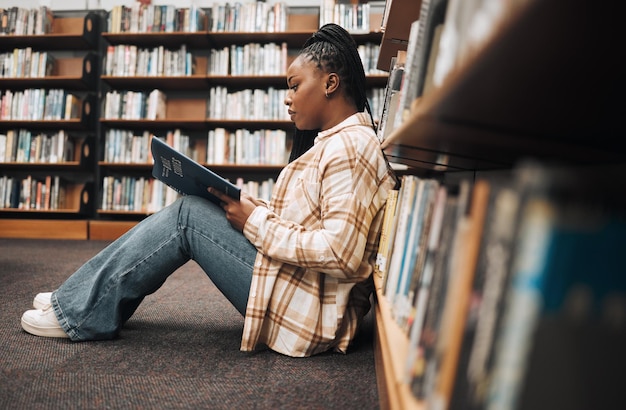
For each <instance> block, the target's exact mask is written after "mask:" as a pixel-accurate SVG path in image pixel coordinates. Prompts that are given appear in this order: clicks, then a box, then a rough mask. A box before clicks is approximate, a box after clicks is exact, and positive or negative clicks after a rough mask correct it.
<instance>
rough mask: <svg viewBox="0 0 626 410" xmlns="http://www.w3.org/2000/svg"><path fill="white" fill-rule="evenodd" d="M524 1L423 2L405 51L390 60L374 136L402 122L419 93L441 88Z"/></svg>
mask: <svg viewBox="0 0 626 410" xmlns="http://www.w3.org/2000/svg"><path fill="white" fill-rule="evenodd" d="M527 2H528V0H519V1H514V2H510V3H507V5H502V4H500V3H499V2H491V1H487V2H482V1H465V0H425V1H422V2H421V4H420V14H419V16H420V17H419V19H418V20H416V21H414V22H413V23H412V24H411V28H410V32H409V38H408V43H407V48H406V51H402V50H401V51H399V52H398V54H397V56H396V57H395V58H394V59H392V62H391V64H390V68H389V77H388V78H389V79H388V81H389V82H388V86H387V90H388V92H387V95H386V98H385V104H384V108H383V110H384V111H383V113H382V115H381V122H380V125H379V128H378V136H379V138H380V139H381V140H382V139H385V138H386V137H387V136H388V135H389V134H390V132H391V131H392V130H394V129H396V128H398V127H399V126H400V125H401V124H402V123H403V122H404V121H406V119H407V118H408V117H409V115H410V113H411V110H412V109H413V107H414V104H415V103H416V102H417V101H418V100H419V99H420V98H421V97H422V96H423V95H424V94H426V93H428V92H429V91H430V90H431V89H434V88H438V87H441V85H442V84H443V83H444V81H445V79H446V78H447V77H448V75H449V74H450V73H451V72H452V71H453V70H454V69H455V68H457V67H459V66H461V65H462V64H463V61H465V60H466V58H467V56H468V55H471V54H472V50H476V49H477V48H478V47H479V45H480V44H482V43H484V42H485V41H486V39H487V38H488V37H489V36H490V35H491V33H492V31H493V30H494V29H495V28H496V27H499V24H498V22H500V21H502V20H503V18H505V17H506V16H507V15H508V13H510V12H511V9H512V8H517V7H520V6H521V5H523V4H525V3H527Z"/></svg>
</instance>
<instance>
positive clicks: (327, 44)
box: [289, 23, 376, 162]
mask: <svg viewBox="0 0 626 410" xmlns="http://www.w3.org/2000/svg"><path fill="white" fill-rule="evenodd" d="M299 55H300V56H302V55H304V56H307V57H309V58H310V59H311V61H313V62H315V63H316V65H317V67H318V68H319V69H320V70H322V71H324V72H326V73H330V72H334V73H337V75H338V76H339V79H340V83H341V85H342V87H343V90H344V93H345V95H346V97H347V98H349V99H351V100H352V101H353V102H354V104H355V105H356V107H357V110H358V111H359V112H361V111H363V110H366V111H367V112H368V113H369V115H370V119H371V120H372V128H374V131H375V130H376V127H375V125H374V117H373V115H372V109H371V107H370V104H369V101H368V100H367V94H366V91H365V90H366V87H365V70H364V69H363V62H362V61H361V56H360V55H359V52H358V48H357V45H356V42H355V41H354V39H353V38H352V36H351V35H350V33H348V32H347V31H346V30H345V29H344V28H343V27H341V26H339V25H337V24H333V23H330V24H325V25H323V26H322V27H320V29H319V30H318V31H317V32H315V33H313V35H312V36H311V37H310V38H309V39H308V40H307V41H306V42H305V43H304V45H303V46H302V49H301V50H300V53H299ZM318 132H319V130H299V129H297V128H296V130H295V133H294V138H293V147H292V149H291V154H290V156H289V162H291V161H293V160H294V159H296V158H298V157H299V156H300V155H302V154H304V153H305V152H306V151H307V150H308V149H309V148H311V147H312V146H313V141H314V139H315V137H316V136H317V133H318Z"/></svg>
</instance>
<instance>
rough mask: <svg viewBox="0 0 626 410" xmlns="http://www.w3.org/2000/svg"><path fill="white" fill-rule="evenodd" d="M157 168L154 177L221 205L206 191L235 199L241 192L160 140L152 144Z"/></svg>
mask: <svg viewBox="0 0 626 410" xmlns="http://www.w3.org/2000/svg"><path fill="white" fill-rule="evenodd" d="M151 151H152V156H153V158H154V165H153V167H152V176H153V177H155V178H156V179H158V180H159V181H161V182H163V183H165V184H166V185H168V186H169V187H171V188H172V189H174V190H175V191H177V192H179V193H180V194H183V195H196V196H200V197H202V198H206V199H209V200H211V201H213V202H215V203H219V200H218V198H217V197H216V196H215V195H212V194H210V193H209V192H208V191H207V188H208V187H213V188H215V189H217V190H218V191H221V192H224V193H225V194H227V195H228V196H230V197H231V198H233V199H237V200H239V198H240V195H241V189H239V188H238V187H237V186H236V185H234V184H233V183H231V182H230V181H228V180H227V179H224V178H222V177H221V176H220V175H218V174H216V173H215V172H213V171H211V170H210V169H208V168H206V167H204V166H202V165H200V164H199V163H197V162H196V161H194V160H192V159H191V158H189V157H187V156H186V155H183V154H181V153H180V152H178V151H176V150H175V149H173V148H172V147H170V146H169V145H167V144H166V143H165V142H163V141H162V140H160V139H159V138H152V143H151Z"/></svg>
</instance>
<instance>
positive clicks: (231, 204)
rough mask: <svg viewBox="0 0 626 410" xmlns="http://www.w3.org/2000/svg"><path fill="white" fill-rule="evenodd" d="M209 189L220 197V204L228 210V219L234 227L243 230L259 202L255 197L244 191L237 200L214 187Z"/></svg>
mask: <svg viewBox="0 0 626 410" xmlns="http://www.w3.org/2000/svg"><path fill="white" fill-rule="evenodd" d="M207 190H208V191H209V193H210V194H212V195H215V196H216V197H218V198H219V200H220V205H221V206H222V208H223V209H224V212H226V219H227V220H228V222H230V224H231V225H232V226H233V228H235V229H237V230H238V231H240V232H243V227H244V225H245V224H246V221H247V220H248V217H249V216H250V214H251V213H252V211H254V208H256V207H257V202H256V201H255V200H254V198H252V197H250V196H249V195H247V194H244V193H243V192H242V193H241V197H240V198H239V200H236V199H233V198H231V197H229V196H228V195H226V194H224V193H222V192H220V191H217V190H215V189H213V188H208V189H207Z"/></svg>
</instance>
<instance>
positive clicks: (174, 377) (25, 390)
mask: <svg viewBox="0 0 626 410" xmlns="http://www.w3.org/2000/svg"><path fill="white" fill-rule="evenodd" d="M105 245H106V242H98V241H59V240H55V241H50V240H25V239H20V240H11V239H0V298H1V300H2V310H1V311H0V337H1V340H2V343H1V345H0V367H1V369H2V371H1V373H0V409H191V408H193V409H200V408H211V409H222V408H223V409H234V408H237V409H265V408H285V409H335V408H342V409H377V408H379V404H378V392H377V386H376V375H375V368H374V355H373V348H372V340H373V334H372V330H373V323H372V320H371V315H368V317H367V320H366V323H365V326H363V328H362V330H361V333H360V334H359V336H358V338H357V341H356V343H355V345H354V346H353V347H352V349H351V351H350V352H349V353H348V354H347V355H341V354H336V353H327V354H322V355H319V356H314V357H311V358H304V359H294V358H289V357H286V356H283V355H280V354H277V353H274V352H271V351H268V350H264V351H259V352H255V353H243V352H240V351H239V342H240V337H241V330H242V326H243V318H242V317H241V316H240V315H239V314H238V313H237V311H236V310H235V309H234V308H233V307H232V306H231V305H230V304H229V303H228V301H226V299H225V298H224V297H223V296H222V295H221V294H220V293H219V292H218V291H217V289H216V288H215V287H214V286H213V284H212V283H211V282H210V280H209V279H208V278H207V277H206V276H205V275H204V273H203V272H202V271H201V270H200V268H199V267H198V266H197V265H196V264H195V263H193V262H190V263H188V264H187V265H185V266H183V267H182V268H181V269H179V270H178V271H177V272H175V273H174V274H173V275H172V276H171V277H170V278H169V279H168V280H167V282H166V283H165V285H164V286H163V287H162V288H161V289H159V290H158V291H157V292H156V293H155V294H153V295H150V296H149V297H147V298H146V300H145V301H144V303H143V304H142V305H141V306H140V307H139V309H138V310H137V312H136V314H135V315H134V316H133V317H132V318H131V319H130V320H129V322H128V323H127V324H126V326H125V327H124V329H123V331H122V333H121V335H120V337H118V338H117V339H115V340H112V341H103V342H83V343H73V342H70V341H68V340H66V339H48V338H40V337H36V336H32V335H29V334H27V333H25V332H24V331H22V329H21V326H20V316H21V315H22V313H23V311H24V310H26V309H29V308H30V305H31V303H32V298H33V296H34V295H35V294H36V293H37V292H41V291H47V290H53V289H54V288H55V287H56V286H58V285H59V284H60V283H61V282H62V281H63V280H64V279H65V278H66V277H67V276H68V275H69V274H70V273H71V272H73V270H74V269H75V268H76V267H78V266H79V265H80V264H81V263H82V262H84V261H85V260H87V259H88V258H89V257H90V256H91V255H93V254H95V253H96V252H98V251H99V250H100V249H102V248H103V247H104V246H105Z"/></svg>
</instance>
